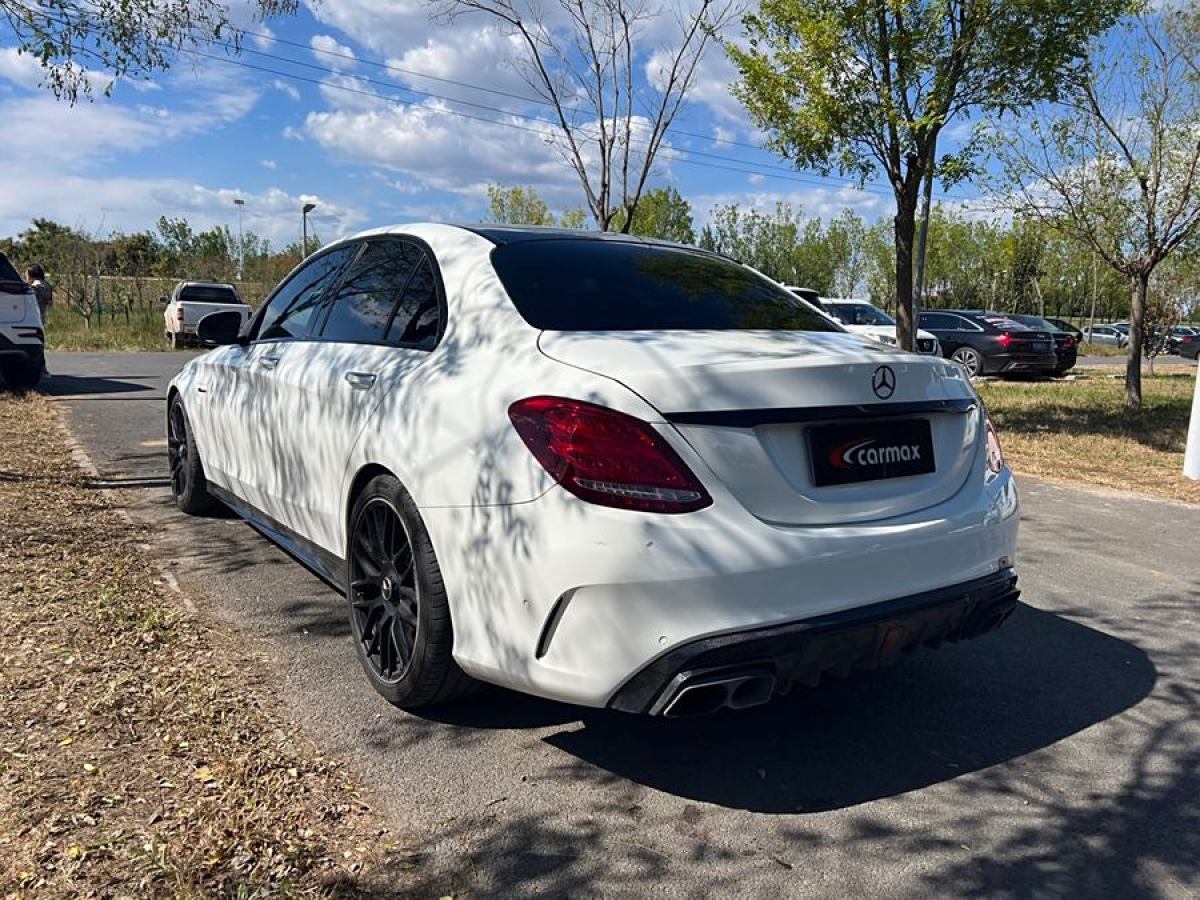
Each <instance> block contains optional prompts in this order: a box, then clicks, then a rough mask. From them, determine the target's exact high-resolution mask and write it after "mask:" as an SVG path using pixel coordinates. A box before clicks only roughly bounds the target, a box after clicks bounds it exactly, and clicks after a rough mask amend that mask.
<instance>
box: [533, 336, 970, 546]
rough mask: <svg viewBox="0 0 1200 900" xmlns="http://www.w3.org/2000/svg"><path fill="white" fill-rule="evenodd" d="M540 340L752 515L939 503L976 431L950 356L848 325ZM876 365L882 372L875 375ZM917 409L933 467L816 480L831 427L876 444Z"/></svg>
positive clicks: (893, 511)
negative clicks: (877, 338)
mask: <svg viewBox="0 0 1200 900" xmlns="http://www.w3.org/2000/svg"><path fill="white" fill-rule="evenodd" d="M539 346H540V348H541V350H542V352H543V353H545V354H546V355H547V356H549V357H551V358H552V359H556V360H558V361H560V362H564V363H567V364H569V365H573V366H577V367H579V368H582V369H587V370H589V371H593V372H596V373H598V374H601V375H604V376H607V377H610V378H613V379H615V380H617V381H619V382H620V383H622V384H624V385H625V386H626V387H628V388H629V389H630V390H632V391H634V392H635V393H637V394H638V395H640V396H641V397H642V398H643V399H645V400H646V401H647V402H648V403H649V404H650V405H651V406H653V407H654V408H655V409H657V410H658V411H659V412H660V413H662V415H663V418H664V420H665V421H667V422H670V423H671V424H672V425H674V427H675V428H676V429H677V430H678V431H679V433H680V434H681V435H682V436H683V438H684V439H685V440H686V441H687V442H688V443H689V444H690V445H691V446H692V447H693V448H694V449H695V450H696V452H697V453H698V454H699V455H700V457H701V458H702V459H703V460H704V462H705V464H706V465H708V467H709V468H710V469H711V470H712V474H713V475H715V476H716V477H717V478H718V479H719V480H720V481H721V482H722V483H724V485H725V486H726V487H727V488H728V489H729V490H730V492H731V493H732V494H733V495H734V496H736V497H737V499H738V500H739V501H740V502H741V503H742V504H743V505H744V506H745V507H746V508H747V509H748V510H749V511H750V512H751V513H753V514H754V515H755V516H757V517H759V518H760V519H763V520H764V521H767V522H771V523H775V524H780V525H824V524H834V523H847V522H861V521H870V520H873V519H880V518H885V517H891V516H897V515H903V514H905V513H909V512H913V511H916V510H919V509H923V508H925V507H927V506H931V505H933V504H936V503H940V502H942V501H943V500H946V499H948V498H949V497H950V496H952V495H953V494H954V493H956V492H957V491H958V490H959V489H960V488H961V487H962V485H963V484H964V482H965V480H966V478H967V475H968V474H969V472H970V470H971V466H972V462H973V461H974V458H975V456H976V451H977V448H978V446H979V440H980V437H981V434H982V431H981V422H982V419H981V416H980V414H979V411H978V409H977V406H976V403H977V401H976V399H975V396H974V393H973V392H972V390H971V388H970V386H969V385H968V384H967V382H966V380H965V379H964V378H963V377H962V375H961V373H960V371H959V370H958V368H957V367H956V366H955V365H954V364H953V363H947V362H946V361H944V360H941V359H938V358H923V357H920V356H916V355H913V354H908V353H901V352H898V351H895V350H892V349H889V348H884V347H881V346H879V345H877V344H874V343H871V342H868V341H866V340H863V339H862V338H859V337H857V336H855V335H851V334H847V333H841V332H827V333H820V332H754V331H692V332H543V333H542V335H541V338H540V340H539ZM881 367H887V368H888V369H889V370H890V372H889V373H888V374H889V376H890V378H886V377H885V378H884V380H885V381H890V384H883V385H877V380H878V379H879V378H880V377H881V376H880V375H879V374H878V373H879V371H880V368H881ZM877 386H878V387H879V388H880V389H879V391H878V392H877V390H876V387H877ZM889 388H890V390H889ZM921 421H926V422H928V427H929V437H930V446H929V449H930V450H931V451H932V453H933V463H934V467H933V471H932V472H925V473H921V474H910V475H904V476H901V477H892V478H884V479H877V480H869V481H855V482H852V483H841V484H822V483H818V482H819V480H821V479H822V478H825V477H826V476H825V475H822V473H821V472H819V471H818V469H825V470H828V466H827V465H825V463H823V462H821V461H820V460H817V461H814V459H813V455H814V447H818V448H821V449H819V450H817V451H816V452H817V453H819V454H821V455H822V457H824V455H825V454H826V453H827V452H828V448H829V446H830V445H829V442H828V440H827V438H828V437H829V436H830V435H831V434H836V435H838V440H837V441H836V442H835V443H836V444H837V446H838V447H839V448H841V447H843V446H850V445H851V444H854V439H855V437H856V436H858V437H860V438H861V440H860V441H859V445H861V441H867V440H872V439H874V438H879V439H880V442H879V443H880V445H881V446H882V443H883V438H882V437H881V434H882V432H883V431H886V430H888V429H892V430H895V431H896V432H904V433H909V432H911V431H912V429H913V427H914V426H913V425H912V423H913V422H918V423H919V422H921ZM915 427H918V428H923V427H924V426H921V425H918V426H915ZM822 431H823V433H822ZM847 438H848V439H847ZM843 439H845V440H843ZM697 474H699V475H700V477H701V478H702V479H703V478H704V477H705V476H704V474H703V473H697Z"/></svg>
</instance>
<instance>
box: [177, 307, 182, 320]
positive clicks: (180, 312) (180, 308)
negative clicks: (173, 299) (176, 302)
mask: <svg viewBox="0 0 1200 900" xmlns="http://www.w3.org/2000/svg"><path fill="white" fill-rule="evenodd" d="M175 318H176V320H177V321H180V322H182V321H183V307H182V306H177V307H175Z"/></svg>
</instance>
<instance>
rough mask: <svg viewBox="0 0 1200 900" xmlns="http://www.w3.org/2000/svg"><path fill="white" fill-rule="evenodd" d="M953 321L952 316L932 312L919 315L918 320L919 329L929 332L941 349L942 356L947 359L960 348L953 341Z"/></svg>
mask: <svg viewBox="0 0 1200 900" xmlns="http://www.w3.org/2000/svg"><path fill="white" fill-rule="evenodd" d="M954 320H955V317H954V316H948V315H946V314H945V313H933V312H930V313H921V318H920V328H921V329H922V330H924V331H928V332H930V333H931V334H932V335H933V336H934V337H936V338H937V339H938V343H939V344H940V345H941V347H942V355H943V356H945V357H947V358H948V357H949V356H950V354H951V353H953V352H954V351H955V350H957V349H958V347H959V346H960V345H959V343H958V342H957V341H956V340H955V327H954Z"/></svg>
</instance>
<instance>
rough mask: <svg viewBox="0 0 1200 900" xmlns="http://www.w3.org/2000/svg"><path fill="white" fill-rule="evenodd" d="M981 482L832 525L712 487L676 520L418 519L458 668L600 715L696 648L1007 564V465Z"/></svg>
mask: <svg viewBox="0 0 1200 900" xmlns="http://www.w3.org/2000/svg"><path fill="white" fill-rule="evenodd" d="M980 466H982V463H980ZM984 482H985V478H984V473H983V472H982V471H981V470H980V468H973V469H972V471H971V474H970V475H969V476H968V477H967V482H966V484H964V486H963V488H962V490H960V491H959V492H958V494H956V495H955V496H953V497H952V498H950V499H948V500H947V501H945V502H943V503H940V504H937V505H935V506H932V507H929V508H927V509H923V510H919V511H916V512H913V513H911V514H907V515H904V516H897V517H895V518H891V519H887V520H881V521H875V522H862V523H854V524H846V525H840V526H837V527H830V526H777V525H771V524H769V523H766V522H763V521H761V520H759V519H756V518H755V517H753V516H751V515H750V514H749V513H748V512H746V511H745V509H744V508H742V507H741V506H740V504H738V503H737V501H736V500H734V499H733V498H732V497H731V496H729V495H727V494H725V492H724V491H723V489H722V487H721V485H720V484H719V483H714V484H713V485H712V489H713V493H714V500H715V502H714V505H713V506H712V507H710V508H708V509H705V510H701V511H699V512H695V513H689V514H687V515H680V516H651V515H645V514H639V513H632V512H628V511H621V510H609V509H605V508H602V507H595V506H590V505H587V504H583V503H581V502H580V501H578V500H577V499H576V498H574V497H572V496H570V495H569V494H567V493H566V491H565V490H563V489H561V488H553V489H551V490H550V491H549V492H548V493H547V494H546V495H544V496H543V497H541V498H539V499H537V500H534V501H531V502H529V503H525V504H515V505H512V506H508V507H498V508H491V509H489V508H474V509H463V508H422V510H421V514H422V517H423V518H424V520H425V524H426V526H427V528H428V530H429V533H430V536H431V538H432V539H433V543H434V548H435V551H436V553H437V556H438V559H439V560H443V561H449V560H453V561H454V562H453V563H450V564H446V563H444V564H443V569H442V571H443V577H444V580H445V585H446V592H447V596H448V598H449V600H450V606H451V618H452V620H453V622H454V658H455V660H456V661H457V662H458V664H459V665H460V666H461V667H462V668H463V670H464V671H466V672H467V673H468V674H470V675H473V676H474V677H477V678H479V679H481V680H484V681H489V682H492V683H496V684H500V685H504V686H506V687H511V688H515V689H517V690H521V691H524V692H526V693H531V694H536V695H539V696H543V697H547V698H550V699H554V700H561V701H565V702H569V703H576V704H580V705H583V706H593V707H604V706H609V705H610V703H612V702H613V700H614V697H615V696H616V695H617V694H618V692H619V691H621V690H622V689H623V687H624V686H625V685H626V684H627V683H629V682H630V680H631V679H633V678H634V677H635V676H636V675H637V674H638V673H640V672H642V671H643V670H645V669H646V668H647V666H650V665H652V664H653V663H654V662H655V661H656V660H658V659H660V658H663V657H665V656H667V655H668V654H671V653H673V652H674V651H675V650H676V649H677V648H681V647H687V646H690V645H693V644H694V642H696V641H702V640H708V639H715V638H721V637H722V636H727V635H742V634H745V633H747V632H753V631H758V630H761V629H773V628H778V627H786V626H790V625H794V624H795V623H805V622H809V623H811V622H812V621H814V620H818V619H821V618H822V617H825V616H829V615H834V614H841V613H846V614H847V615H849V614H851V613H852V612H853V611H854V610H859V609H865V608H869V607H872V606H875V605H876V604H880V603H884V602H888V601H892V600H893V599H894V598H896V597H914V596H917V595H921V594H924V593H926V592H929V591H940V590H943V589H947V588H946V586H947V585H955V586H961V585H964V584H966V583H969V582H972V581H975V580H976V579H980V578H987V577H990V576H994V575H995V574H996V573H998V572H1000V571H1002V570H1004V569H1006V568H1009V567H1010V566H1011V565H1012V560H1013V558H1014V557H1015V555H1016V537H1017V527H1018V500H1017V492H1016V487H1015V484H1014V483H1013V481H1012V476H1011V473H1010V472H1009V471H1008V470H1007V469H1005V470H1004V471H1003V472H1002V473H1001V474H999V475H997V476H995V477H993V478H991V479H990V480H987V481H986V483H984ZM947 590H957V588H955V589H947ZM931 627H932V626H931ZM943 630H944V629H943ZM673 674H674V673H673V672H672V676H671V677H673ZM785 680H786V679H785ZM663 686H664V685H663V684H658V685H655V687H656V688H658V689H661V688H662V687H663Z"/></svg>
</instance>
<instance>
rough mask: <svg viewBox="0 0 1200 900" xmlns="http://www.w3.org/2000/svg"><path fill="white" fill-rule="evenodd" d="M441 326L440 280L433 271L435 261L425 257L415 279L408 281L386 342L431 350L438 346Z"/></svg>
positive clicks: (414, 273) (414, 275)
mask: <svg viewBox="0 0 1200 900" xmlns="http://www.w3.org/2000/svg"><path fill="white" fill-rule="evenodd" d="M440 325H441V311H440V309H439V307H438V295H437V277H436V275H435V274H434V271H433V261H432V260H431V259H430V258H429V255H428V254H423V255H422V256H421V261H420V263H418V264H417V267H416V269H415V270H414V271H413V274H412V278H410V279H409V280H408V287H407V288H405V289H404V296H403V297H401V298H400V303H399V304H398V305H397V306H396V316H395V318H393V319H392V325H391V327H390V328H389V329H388V334H387V340H388V343H389V344H397V345H400V346H404V347H415V348H416V349H418V350H432V349H433V347H434V344H436V343H437V336H438V327H439V326H440Z"/></svg>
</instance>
